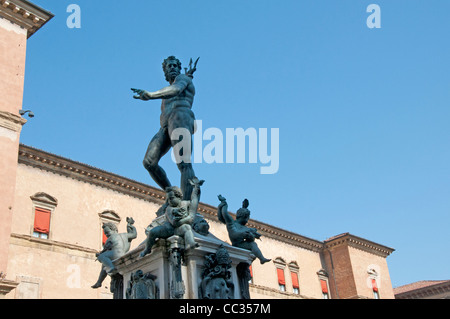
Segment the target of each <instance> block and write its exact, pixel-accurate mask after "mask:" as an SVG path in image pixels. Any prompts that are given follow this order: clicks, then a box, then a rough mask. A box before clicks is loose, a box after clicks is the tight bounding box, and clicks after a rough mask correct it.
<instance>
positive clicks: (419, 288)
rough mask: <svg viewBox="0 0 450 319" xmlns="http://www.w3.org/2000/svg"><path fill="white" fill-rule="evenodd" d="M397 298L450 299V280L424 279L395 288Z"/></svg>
mask: <svg viewBox="0 0 450 319" xmlns="http://www.w3.org/2000/svg"><path fill="white" fill-rule="evenodd" d="M394 295H395V299H450V280H422V281H417V282H413V283H411V284H407V285H403V286H400V287H396V288H394Z"/></svg>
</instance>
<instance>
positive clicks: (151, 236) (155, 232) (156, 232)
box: [140, 223, 174, 257]
mask: <svg viewBox="0 0 450 319" xmlns="http://www.w3.org/2000/svg"><path fill="white" fill-rule="evenodd" d="M173 234H174V228H173V227H172V225H170V224H169V223H164V224H163V225H161V226H157V227H155V228H152V229H151V230H150V232H149V233H148V236H147V242H146V243H145V249H144V251H142V252H141V254H140V256H141V257H144V256H145V255H148V254H150V253H151V252H152V247H153V245H154V244H155V243H156V239H158V238H163V239H166V238H169V237H170V236H172V235H173Z"/></svg>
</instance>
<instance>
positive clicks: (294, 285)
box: [291, 272, 300, 289]
mask: <svg viewBox="0 0 450 319" xmlns="http://www.w3.org/2000/svg"><path fill="white" fill-rule="evenodd" d="M291 278H292V288H297V289H298V288H299V287H300V286H299V284H298V275H297V273H296V272H291Z"/></svg>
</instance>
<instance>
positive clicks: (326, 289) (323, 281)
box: [320, 279, 329, 299]
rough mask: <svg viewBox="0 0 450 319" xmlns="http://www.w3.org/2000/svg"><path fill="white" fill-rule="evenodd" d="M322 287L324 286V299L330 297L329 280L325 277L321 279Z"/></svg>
mask: <svg viewBox="0 0 450 319" xmlns="http://www.w3.org/2000/svg"><path fill="white" fill-rule="evenodd" d="M320 287H321V288H322V297H323V299H329V295H328V282H327V281H326V280H324V279H320Z"/></svg>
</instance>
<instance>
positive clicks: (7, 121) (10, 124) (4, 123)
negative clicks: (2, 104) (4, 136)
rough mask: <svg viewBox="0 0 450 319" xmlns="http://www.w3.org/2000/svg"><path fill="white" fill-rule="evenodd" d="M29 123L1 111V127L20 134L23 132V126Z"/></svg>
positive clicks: (17, 116) (19, 117)
mask: <svg viewBox="0 0 450 319" xmlns="http://www.w3.org/2000/svg"><path fill="white" fill-rule="evenodd" d="M26 122H27V120H25V119H24V118H23V117H21V116H19V115H16V114H13V113H9V112H5V111H0V126H1V127H4V128H7V129H9V130H11V131H14V132H20V131H21V130H22V125H24V124H25V123H26Z"/></svg>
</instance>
